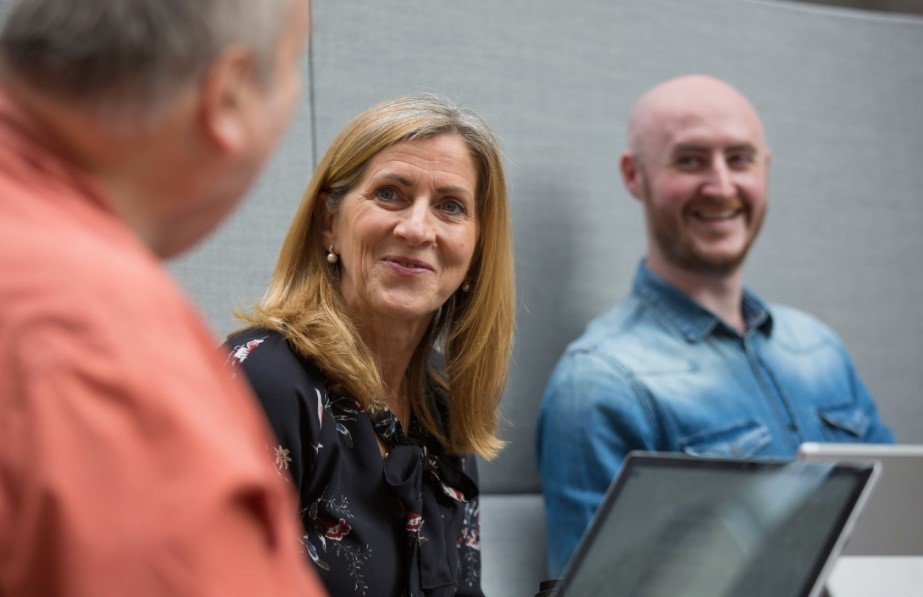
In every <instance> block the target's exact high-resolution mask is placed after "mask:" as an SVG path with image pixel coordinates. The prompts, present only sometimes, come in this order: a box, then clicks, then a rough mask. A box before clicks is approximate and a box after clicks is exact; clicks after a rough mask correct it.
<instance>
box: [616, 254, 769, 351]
mask: <svg viewBox="0 0 923 597" xmlns="http://www.w3.org/2000/svg"><path fill="white" fill-rule="evenodd" d="M743 293H744V296H743V303H742V304H743V315H744V321H745V322H746V324H747V329H748V330H757V331H759V332H760V333H762V334H764V335H765V336H767V337H768V336H769V335H770V334H771V333H772V315H771V313H770V312H769V307H768V306H767V305H766V304H765V303H764V302H763V301H762V300H761V299H760V298H759V297H758V296H757V295H756V294H754V293H753V292H751V291H750V290H749V289H748V288H746V287H744V290H743ZM632 294H633V295H635V296H637V297H639V298H640V299H641V300H642V301H643V302H645V303H647V304H648V305H650V306H651V307H652V308H654V309H656V310H657V311H658V312H659V313H660V314H661V315H663V317H665V318H666V319H667V320H668V321H669V322H670V323H671V324H672V325H673V326H674V327H676V329H677V330H679V331H680V332H681V333H682V334H683V335H684V336H685V337H686V339H687V340H689V341H690V342H699V341H701V340H704V339H705V338H707V337H708V336H710V335H711V334H713V333H717V332H721V333H723V334H731V335H734V336H738V337H739V336H740V334H738V333H737V331H736V330H734V329H732V328H731V327H730V326H728V325H727V324H725V323H724V322H723V321H721V319H720V318H718V317H717V316H716V315H715V314H714V313H712V312H711V311H709V310H707V309H705V308H704V307H702V306H701V305H700V304H698V303H697V302H695V301H694V300H692V299H691V298H689V297H688V296H687V295H686V294H684V293H683V292H682V291H680V290H678V289H677V288H675V287H674V286H672V285H671V284H670V283H668V282H667V281H666V280H664V279H663V278H661V277H660V276H658V275H657V274H655V273H654V272H652V271H651V270H650V269H648V267H647V265H646V264H645V263H644V260H642V261H641V263H639V264H638V269H637V272H636V273H635V280H634V285H633V287H632Z"/></svg>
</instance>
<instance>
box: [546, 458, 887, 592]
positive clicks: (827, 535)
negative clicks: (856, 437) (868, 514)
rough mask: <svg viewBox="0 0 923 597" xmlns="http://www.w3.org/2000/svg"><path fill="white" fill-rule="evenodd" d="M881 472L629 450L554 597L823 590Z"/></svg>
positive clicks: (868, 468) (867, 468)
mask: <svg viewBox="0 0 923 597" xmlns="http://www.w3.org/2000/svg"><path fill="white" fill-rule="evenodd" d="M876 472H877V471H876V469H875V468H874V465H868V466H865V465H855V466H841V465H837V464H835V463H813V462H812V463H808V462H781V461H742V460H724V459H710V458H692V457H686V456H681V455H676V454H669V455H667V454H651V453H632V454H630V455H629V457H628V458H627V459H626V460H625V462H624V464H623V465H622V469H621V471H620V472H619V475H618V476H617V477H616V479H615V480H614V481H613V483H612V486H611V487H610V488H609V491H608V493H607V494H606V498H605V500H604V502H603V504H602V505H601V506H600V507H599V509H598V510H597V512H596V516H595V517H594V519H593V522H592V524H591V526H590V528H589V529H588V530H587V532H586V534H585V535H584V537H583V539H582V540H581V543H580V545H579V546H578V548H577V551H576V553H575V554H574V557H573V558H572V559H571V561H570V562H569V563H568V566H567V569H566V570H565V571H564V575H563V576H562V578H561V580H560V582H559V583H558V587H557V593H556V594H557V595H567V596H571V597H592V596H594V595H607V596H608V595H626V596H637V597H659V596H665V597H666V596H669V597H675V596H677V595H683V596H692V597H694V596H697V595H701V596H707V597H736V596H738V595H739V596H747V597H759V596H766V597H786V596H791V597H799V596H805V597H807V596H810V595H815V594H819V593H820V590H821V588H822V584H823V579H824V578H825V577H826V575H827V574H828V573H829V571H830V568H831V566H832V564H833V558H834V557H835V555H836V554H837V553H838V552H839V550H840V549H841V548H842V544H843V541H844V540H845V537H846V535H847V534H848V529H849V528H850V526H851V524H852V522H853V521H854V518H855V517H854V513H855V512H857V511H858V508H859V507H861V504H862V502H863V501H864V499H865V496H866V495H867V492H868V490H869V489H870V487H871V482H872V480H873V478H874V475H875V474H876Z"/></svg>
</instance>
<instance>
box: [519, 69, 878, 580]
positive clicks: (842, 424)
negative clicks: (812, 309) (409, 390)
mask: <svg viewBox="0 0 923 597" xmlns="http://www.w3.org/2000/svg"><path fill="white" fill-rule="evenodd" d="M628 128H629V131H628V141H629V147H628V149H627V150H625V151H624V153H623V154H622V156H621V159H620V168H621V173H622V178H623V180H624V183H625V186H626V187H627V189H628V191H629V192H630V193H631V194H632V195H633V196H634V197H635V198H636V199H637V200H638V201H640V202H641V204H642V206H643V207H644V215H645V222H646V228H647V239H648V243H647V256H646V258H645V259H644V260H642V262H641V263H640V264H639V266H638V269H637V273H636V275H635V280H634V285H633V288H632V291H631V295H630V296H629V297H627V298H626V299H624V300H623V301H622V302H620V303H619V304H618V305H616V306H615V307H614V308H613V309H612V310H610V311H609V312H607V313H605V314H603V315H601V316H600V317H598V318H597V319H595V320H594V321H592V322H591V323H590V324H589V326H588V327H587V330H586V332H584V334H583V335H582V336H581V337H580V338H578V339H577V340H576V341H574V342H573V343H571V344H570V346H568V348H567V350H566V351H565V353H564V355H563V356H562V357H561V360H560V361H559V362H558V365H557V367H556V368H555V370H554V373H553V374H552V376H551V379H550V380H549V382H548V386H547V388H546V390H545V394H544V396H543V399H542V406H541V411H540V414H539V423H538V435H537V440H538V450H537V454H538V465H539V470H540V472H541V476H542V489H543V491H544V494H545V503H546V516H547V528H548V548H549V549H548V565H549V571H550V573H551V574H552V575H558V574H559V573H560V572H561V570H562V569H563V567H564V565H565V564H566V563H567V560H568V559H569V557H570V555H571V553H572V552H573V550H574V548H575V547H576V545H577V543H578V541H579V539H580V537H581V535H582V533H583V531H584V530H585V528H586V527H587V525H588V523H589V521H590V519H591V517H592V516H593V513H594V511H595V510H596V507H597V506H598V505H599V503H600V502H601V501H602V498H603V494H604V493H605V491H606V488H607V487H608V486H609V484H610V482H611V481H612V479H613V478H614V476H615V474H616V473H617V472H618V469H619V467H620V466H621V463H622V460H623V458H624V457H625V455H626V454H627V453H628V452H629V451H631V450H651V451H671V452H685V453H687V454H695V455H703V456H720V457H740V458H749V457H781V458H789V457H792V456H794V455H795V453H796V451H797V449H798V446H799V445H800V444H801V443H802V442H806V441H814V442H817V441H836V442H874V443H881V442H889V443H890V442H893V441H894V437H893V435H892V434H891V431H890V430H889V429H888V428H887V427H886V426H885V425H884V423H882V421H881V420H880V419H879V417H878V413H877V411H876V408H875V405H874V403H873V401H872V398H871V396H870V395H869V393H868V391H867V390H866V388H865V385H864V384H863V383H862V380H861V379H860V378H859V375H858V374H857V373H856V370H855V368H854V367H853V364H852V361H851V360H850V357H849V355H848V353H847V352H846V349H845V347H844V346H843V344H842V342H841V341H840V340H839V338H837V336H836V335H835V334H834V333H833V332H832V331H831V330H830V329H829V328H828V327H827V326H825V325H824V324H823V323H821V322H820V321H818V320H817V319H815V318H814V317H812V316H810V315H807V314H805V313H801V312H799V311H796V310H794V309H791V308H788V307H783V306H779V305H769V304H766V303H764V302H763V301H762V300H761V299H760V298H759V297H757V296H756V295H755V294H753V293H752V292H751V291H749V290H748V289H747V288H746V287H745V286H744V283H743V274H742V271H741V266H742V265H743V262H744V259H745V258H746V256H747V252H748V251H749V249H750V247H751V246H752V245H753V242H754V241H755V240H756V237H757V235H758V234H759V231H760V226H761V225H762V223H763V218H764V216H765V214H766V186H767V184H766V183H767V173H768V170H769V163H770V160H771V157H772V152H771V151H770V149H769V146H768V145H767V142H766V135H765V132H764V130H763V125H762V122H761V121H760V118H759V116H758V115H757V113H756V110H755V109H754V108H753V106H752V105H751V104H750V102H749V101H748V100H747V98H745V97H744V96H743V95H742V94H741V93H740V92H739V91H737V90H736V89H734V88H733V87H731V86H730V85H728V84H727V83H725V82H723V81H719V80H717V79H715V78H712V77H707V76H701V75H694V76H684V77H679V78H676V79H672V80H669V81H667V82H665V83H662V84H660V85H658V86H656V87H654V88H653V89H651V90H650V91H648V92H647V93H645V94H644V95H643V96H642V97H641V98H640V99H639V100H638V102H637V104H636V105H635V107H634V109H633V110H632V112H631V116H630V119H629V126H628Z"/></svg>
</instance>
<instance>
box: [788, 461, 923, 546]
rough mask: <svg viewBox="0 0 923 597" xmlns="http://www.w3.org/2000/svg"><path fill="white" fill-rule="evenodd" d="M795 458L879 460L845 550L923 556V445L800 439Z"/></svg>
mask: <svg viewBox="0 0 923 597" xmlns="http://www.w3.org/2000/svg"><path fill="white" fill-rule="evenodd" d="M798 458H800V459H804V460H822V461H829V460H835V461H844V462H862V461H877V462H880V463H881V473H880V475H879V477H878V481H877V482H876V483H875V491H874V493H872V495H871V497H870V498H869V501H868V504H866V506H865V508H863V509H862V516H861V517H860V518H859V520H858V521H857V522H856V528H855V530H854V531H853V533H852V535H851V536H850V539H849V543H847V545H846V548H845V549H844V550H843V554H844V555H849V556H923V517H921V512H923V511H921V505H923V445H910V444H820V443H805V444H802V445H801V447H800V448H799V450H798Z"/></svg>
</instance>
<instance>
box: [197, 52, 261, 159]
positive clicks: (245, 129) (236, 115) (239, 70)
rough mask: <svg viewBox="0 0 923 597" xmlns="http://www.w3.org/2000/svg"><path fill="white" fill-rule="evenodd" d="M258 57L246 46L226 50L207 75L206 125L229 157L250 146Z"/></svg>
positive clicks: (204, 96)
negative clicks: (256, 59)
mask: <svg viewBox="0 0 923 597" xmlns="http://www.w3.org/2000/svg"><path fill="white" fill-rule="evenodd" d="M255 67H256V65H255V57H254V56H253V52H252V51H250V50H248V49H246V48H244V47H242V46H231V47H229V48H225V49H224V50H223V51H222V52H221V53H220V54H218V56H217V57H216V58H215V60H214V61H213V62H212V64H211V66H210V67H209V69H208V73H206V75H205V78H204V80H203V82H202V86H201V92H200V93H201V95H200V107H201V115H202V124H203V126H204V127H205V133H206V135H207V136H208V138H209V139H211V140H212V141H214V142H215V144H216V145H217V146H218V148H219V149H220V150H221V151H223V152H226V153H237V152H239V151H241V150H243V149H244V148H245V147H246V145H247V143H249V132H250V123H249V120H250V119H251V118H252V115H251V114H250V111H251V109H252V107H253V101H254V94H255V91H256V85H257V83H256V77H255V73H254V69H255Z"/></svg>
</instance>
